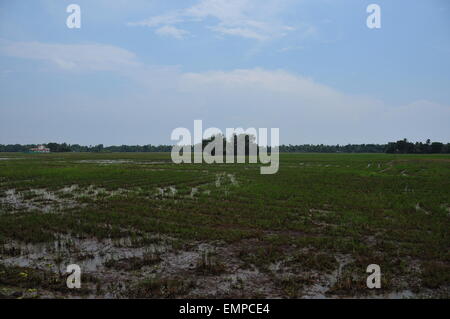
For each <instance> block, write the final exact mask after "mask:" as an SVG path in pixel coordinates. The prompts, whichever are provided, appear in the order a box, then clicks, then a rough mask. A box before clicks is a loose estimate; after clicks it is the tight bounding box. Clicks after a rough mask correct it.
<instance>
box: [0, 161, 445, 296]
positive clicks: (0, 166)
mask: <svg viewBox="0 0 450 319" xmlns="http://www.w3.org/2000/svg"><path fill="white" fill-rule="evenodd" d="M449 230H450V156H448V155H387V154H281V157H280V170H279V172H278V173H277V174H275V175H260V171H259V165H257V164H233V165H230V164H221V165H207V164H181V165H176V164H172V163H171V160H170V154H165V153H164V154H163V153H145V154H144V153H113V154H107V153H105V154H89V153H86V154H84V153H67V154H64V153H59V154H17V153H0V297H16V298H17V297H24V298H28V297H29V298H36V297H37V298H39V297H61V298H69V297H80V296H81V297H89V298H95V297H98V298H128V297H136V298H177V297H187V298H197V297H207V298H216V297H232V298H239V297H242V298H254V297H263V298H264V297H269V298H270V297H282V298H302V297H304V298H306V297H309V298H320V297H329V298H345V297H369V298H373V297H383V298H402V297H406V298H408V297H413V298H427V297H438V298H449V296H450V249H449V248H450V232H449ZM73 263H75V264H78V265H80V267H81V269H82V278H81V280H82V287H81V289H68V288H67V287H66V277H67V274H66V267H67V265H69V264H73ZM369 264H378V265H380V267H381V273H382V287H381V289H368V288H367V286H366V278H367V276H368V275H369V274H368V273H366V268H367V266H368V265H369Z"/></svg>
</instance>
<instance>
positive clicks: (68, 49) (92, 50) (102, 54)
mask: <svg viewBox="0 0 450 319" xmlns="http://www.w3.org/2000/svg"><path fill="white" fill-rule="evenodd" d="M0 53H2V54H3V55H7V56H13V57H17V58H24V59H31V60H41V61H45V62H49V63H51V64H54V65H56V66H57V67H59V68H61V69H66V70H94V71H96V70H97V71H100V70H117V69H121V68H128V67H134V66H138V65H139V63H138V62H137V60H136V56H135V55H134V53H132V52H130V51H127V50H124V49H122V48H118V47H115V46H111V45H102V44H48V43H41V42H7V41H2V42H0Z"/></svg>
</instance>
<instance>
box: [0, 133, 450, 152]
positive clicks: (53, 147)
mask: <svg viewBox="0 0 450 319" xmlns="http://www.w3.org/2000/svg"><path fill="white" fill-rule="evenodd" d="M239 138H242V137H236V136H234V137H233V139H232V141H231V142H227V141H226V139H225V138H223V143H224V149H226V148H227V143H228V144H231V145H233V148H234V150H235V151H236V141H237V140H238V139H239ZM212 140H213V139H212V138H210V139H205V140H204V141H203V143H202V144H203V145H202V146H203V147H202V148H204V147H206V145H207V144H208V143H210V142H211V141H212ZM244 140H245V153H246V154H248V150H249V144H253V143H254V140H255V139H254V137H253V136H244ZM43 145H44V146H46V147H47V148H49V149H50V152H54V153H60V152H91V153H103V152H104V153H111V152H170V151H171V150H172V147H173V145H151V144H148V145H120V146H106V147H105V146H104V145H103V144H98V145H90V146H83V145H79V144H67V143H54V142H52V143H47V144H43ZM37 146H38V144H26V145H22V144H8V145H3V144H0V152H28V151H29V150H30V149H31V148H36V147H37ZM269 150H270V148H269ZM279 151H280V152H282V153H396V154H439V153H443V154H449V153H450V143H446V144H444V143H441V142H432V141H431V140H430V139H428V140H426V142H424V143H423V142H415V143H413V142H409V141H408V140H407V139H403V140H399V141H397V142H389V143H387V144H347V145H339V144H338V145H324V144H316V145H314V144H302V145H292V144H289V145H280V146H279ZM235 154H236V152H235Z"/></svg>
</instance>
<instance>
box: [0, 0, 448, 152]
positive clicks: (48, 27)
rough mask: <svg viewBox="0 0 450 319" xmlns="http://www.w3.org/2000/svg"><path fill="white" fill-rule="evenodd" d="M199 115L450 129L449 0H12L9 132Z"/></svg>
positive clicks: (228, 121)
mask: <svg viewBox="0 0 450 319" xmlns="http://www.w3.org/2000/svg"><path fill="white" fill-rule="evenodd" d="M71 3H76V4H78V5H80V7H81V29H69V28H67V26H66V19H67V17H68V15H69V13H67V12H66V7H67V6H68V5H69V4H71ZM371 3H376V4H378V5H379V6H380V7H381V29H369V28H367V26H366V18H367V16H368V13H366V7H367V6H368V5H369V4H371ZM195 119H202V120H203V122H204V126H205V127H211V126H214V127H218V128H220V129H222V130H225V128H226V127H244V128H247V127H268V128H270V127H278V128H280V142H281V143H285V144H289V143H292V144H300V143H324V144H337V143H339V144H346V143H384V142H387V141H391V140H396V139H400V138H403V137H407V138H409V139H411V140H425V139H427V138H431V139H433V140H441V141H444V142H450V125H448V123H449V122H450V3H449V2H448V1H446V0H415V1H405V0H397V1H381V0H372V1H362V0H341V1H332V0H296V1H294V0H267V1H259V0H189V1H185V0H183V1H156V0H134V1H125V0H115V1H107V0H83V1H82V0H72V1H56V0H36V1H23V0H19V1H12V0H3V1H1V2H0V143H2V144H6V143H45V142H49V141H57V142H68V143H80V144H99V143H103V144H105V145H111V144H150V143H151V144H159V143H172V142H171V141H170V134H171V132H172V130H173V129H175V128H176V127H187V128H189V129H191V130H192V127H193V121H194V120H195Z"/></svg>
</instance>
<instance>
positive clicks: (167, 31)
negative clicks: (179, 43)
mask: <svg viewBox="0 0 450 319" xmlns="http://www.w3.org/2000/svg"><path fill="white" fill-rule="evenodd" d="M155 33H156V34H158V35H162V36H171V37H174V38H176V39H183V38H185V37H186V36H187V35H189V32H188V31H186V30H183V29H178V28H177V27H174V26H171V25H165V26H162V27H160V28H158V29H156V31H155Z"/></svg>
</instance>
